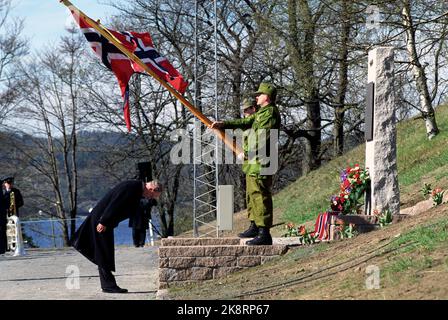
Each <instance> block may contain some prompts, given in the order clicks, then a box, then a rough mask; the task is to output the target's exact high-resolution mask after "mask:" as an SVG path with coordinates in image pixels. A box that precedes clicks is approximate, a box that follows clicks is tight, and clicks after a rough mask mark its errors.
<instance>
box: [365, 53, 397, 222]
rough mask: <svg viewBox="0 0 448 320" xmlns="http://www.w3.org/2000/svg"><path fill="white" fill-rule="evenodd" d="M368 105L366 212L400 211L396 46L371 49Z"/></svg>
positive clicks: (393, 212) (395, 212)
mask: <svg viewBox="0 0 448 320" xmlns="http://www.w3.org/2000/svg"><path fill="white" fill-rule="evenodd" d="M368 62H369V67H368V87H367V88H368V89H367V93H368V97H367V108H366V131H365V132H366V168H368V170H369V172H370V178H371V188H370V190H368V191H367V195H366V202H367V203H368V205H367V206H366V214H372V212H373V210H375V209H376V210H378V211H380V212H383V211H384V210H387V209H389V210H390V211H391V213H392V214H398V213H399V212H400V190H399V188H398V172H397V130H396V116H395V108H396V104H395V92H394V49H393V48H392V47H377V48H375V49H373V50H371V51H370V52H369V61H368Z"/></svg>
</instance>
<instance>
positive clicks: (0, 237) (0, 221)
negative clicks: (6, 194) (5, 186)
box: [0, 181, 7, 254]
mask: <svg viewBox="0 0 448 320" xmlns="http://www.w3.org/2000/svg"><path fill="white" fill-rule="evenodd" d="M2 182H3V181H0V184H1V183H2ZM6 220H7V219H6V204H5V201H4V200H3V197H0V254H4V253H5V252H6V246H7V239H6Z"/></svg>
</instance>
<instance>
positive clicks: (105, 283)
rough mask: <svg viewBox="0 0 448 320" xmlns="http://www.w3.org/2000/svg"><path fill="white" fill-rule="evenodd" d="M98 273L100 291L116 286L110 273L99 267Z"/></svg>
mask: <svg viewBox="0 0 448 320" xmlns="http://www.w3.org/2000/svg"><path fill="white" fill-rule="evenodd" d="M98 271H99V273H100V282H101V289H109V288H114V287H116V286H117V282H116V281H115V277H114V275H113V274H112V271H110V270H106V269H104V268H101V267H100V266H98Z"/></svg>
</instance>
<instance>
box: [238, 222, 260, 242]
mask: <svg viewBox="0 0 448 320" xmlns="http://www.w3.org/2000/svg"><path fill="white" fill-rule="evenodd" d="M257 235H258V227H257V225H256V224H255V222H254V221H251V222H250V226H249V228H248V229H247V230H246V231H243V232H241V233H239V234H238V237H240V238H254V237H256V236H257Z"/></svg>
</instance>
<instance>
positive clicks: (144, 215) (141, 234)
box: [129, 198, 157, 247]
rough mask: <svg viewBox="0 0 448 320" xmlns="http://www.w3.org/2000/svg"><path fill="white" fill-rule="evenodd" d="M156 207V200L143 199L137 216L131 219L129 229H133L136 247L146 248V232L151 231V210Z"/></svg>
mask: <svg viewBox="0 0 448 320" xmlns="http://www.w3.org/2000/svg"><path fill="white" fill-rule="evenodd" d="M156 205H157V201H156V200H154V199H146V198H143V199H141V200H140V205H139V206H138V209H137V212H136V214H135V215H133V216H131V217H130V218H129V228H132V240H133V241H134V246H135V247H144V246H145V240H146V230H148V229H149V219H151V209H152V207H153V206H156Z"/></svg>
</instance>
